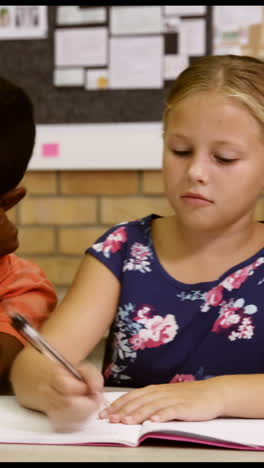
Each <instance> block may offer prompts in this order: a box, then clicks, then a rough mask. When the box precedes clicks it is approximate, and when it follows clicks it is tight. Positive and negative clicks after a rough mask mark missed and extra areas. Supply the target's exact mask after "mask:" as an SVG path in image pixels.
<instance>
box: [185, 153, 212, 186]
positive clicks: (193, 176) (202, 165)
mask: <svg viewBox="0 0 264 468" xmlns="http://www.w3.org/2000/svg"><path fill="white" fill-rule="evenodd" d="M188 177H189V178H190V180H192V181H194V182H200V183H203V184H205V183H207V182H208V163H207V162H206V161H205V160H202V159H201V158H193V159H191V160H190V164H189V167H188Z"/></svg>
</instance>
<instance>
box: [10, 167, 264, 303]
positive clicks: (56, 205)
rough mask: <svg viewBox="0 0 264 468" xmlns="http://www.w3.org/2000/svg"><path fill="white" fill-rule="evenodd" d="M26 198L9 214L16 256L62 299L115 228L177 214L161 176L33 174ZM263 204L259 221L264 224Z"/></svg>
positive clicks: (139, 173) (148, 173)
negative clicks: (88, 251) (96, 245)
mask: <svg viewBox="0 0 264 468" xmlns="http://www.w3.org/2000/svg"><path fill="white" fill-rule="evenodd" d="M22 184H23V185H24V186H25V187H26V188H27V191H28V193H27V196H26V198H25V199H24V200H23V201H22V202H21V203H20V204H19V205H18V206H17V207H15V208H13V209H12V210H10V212H9V213H10V217H11V219H12V220H13V221H15V222H16V224H17V226H18V229H19V241H20V246H19V249H18V250H17V252H16V253H17V254H19V255H20V256H22V257H24V258H29V259H31V260H33V261H36V262H37V263H38V264H39V265H41V266H42V268H43V269H44V270H45V272H46V274H47V276H48V278H49V279H50V280H51V281H52V282H53V284H54V285H55V286H56V288H57V291H58V294H59V296H62V295H63V294H64V292H65V290H66V289H67V288H68V286H69V285H70V283H71V281H72V279H73V276H74V273H75V272H76V270H77V267H78V265H79V262H80V259H81V257H82V255H83V252H84V250H85V248H86V247H88V246H89V245H90V244H91V243H92V242H94V240H96V238H97V237H98V236H99V235H100V234H102V233H103V232H104V231H105V230H106V229H107V228H108V227H110V226H112V225H113V224H115V223H119V222H122V221H128V220H132V219H135V218H138V217H140V216H144V215H146V214H149V213H157V214H164V215H166V214H172V209H171V208H170V206H169V204H168V202H167V200H166V199H165V197H164V196H163V182H162V176H161V172H160V171H29V172H28V173H27V174H26V176H25V177H24V180H23V181H22ZM263 200H264V199H261V200H260V201H259V203H258V206H257V212H256V217H257V219H264V203H263Z"/></svg>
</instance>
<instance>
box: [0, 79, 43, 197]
mask: <svg viewBox="0 0 264 468" xmlns="http://www.w3.org/2000/svg"><path fill="white" fill-rule="evenodd" d="M35 132H36V129H35V122H34V110H33V105H32V102H31V100H30V98H29V96H28V95H27V94H26V92H25V91H24V90H23V89H22V88H20V87H19V86H17V85H16V84H14V83H11V82H10V81H9V80H7V79H5V78H2V77H0V195H3V194H4V193H6V192H7V191H9V190H11V189H13V188H15V187H16V186H17V185H18V183H19V182H20V181H21V179H22V178H23V176H24V174H25V172H26V169H27V166H28V163H29V160H30V158H31V156H32V151H33V148H34V143H35Z"/></svg>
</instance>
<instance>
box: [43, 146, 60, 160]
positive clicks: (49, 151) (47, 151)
mask: <svg viewBox="0 0 264 468" xmlns="http://www.w3.org/2000/svg"><path fill="white" fill-rule="evenodd" d="M59 153H60V151H59V143H43V145H42V156H44V157H47V158H53V157H56V156H59Z"/></svg>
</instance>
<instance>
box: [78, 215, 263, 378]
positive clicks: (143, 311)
mask: <svg viewBox="0 0 264 468" xmlns="http://www.w3.org/2000/svg"><path fill="white" fill-rule="evenodd" d="M158 217H159V216H158V215H155V214H151V215H149V216H146V217H144V218H142V219H138V220H135V221H132V222H127V223H121V224H118V225H116V226H113V227H112V228H111V229H109V230H107V232H105V233H104V234H103V235H102V236H101V237H99V239H98V240H97V241H96V242H95V243H94V244H93V245H92V246H91V247H89V248H88V249H87V250H86V252H89V253H90V254H92V255H94V256H95V257H96V258H97V259H99V260H100V261H101V262H103V263H104V264H105V265H106V266H107V267H108V268H109V269H110V270H111V271H112V272H113V274H114V275H115V276H116V277H117V278H118V280H119V281H120V284H121V294H120V298H119V304H118V308H117V314H116V318H115V320H114V322H113V324H112V326H111V329H110V333H109V337H108V342H107V347H106V353H105V360H104V366H103V373H104V378H105V385H111V386H126V387H141V386H145V385H149V384H158V383H167V382H182V381H186V380H201V379H206V378H209V377H212V376H216V375H224V374H244V373H246V374H253V373H262V372H263V371H264V300H263V290H262V288H263V286H264V248H262V249H261V250H259V251H258V252H257V253H256V254H255V255H254V256H252V257H250V258H248V259H247V260H245V261H243V262H242V263H240V264H238V265H235V266H234V267H232V268H230V269H229V270H228V271H227V272H225V273H224V274H223V275H221V276H220V278H218V279H217V280H215V281H210V282H201V283H196V284H185V283H182V282H180V281H177V280H176V279H174V278H173V277H172V276H170V275H169V274H168V273H167V272H166V270H165V269H164V268H163V267H162V265H161V264H160V262H159V260H158V258H157V255H156V252H155V249H154V247H153V244H152V239H151V222H152V220H153V219H155V218H158ZM102 292H103V285H102Z"/></svg>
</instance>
